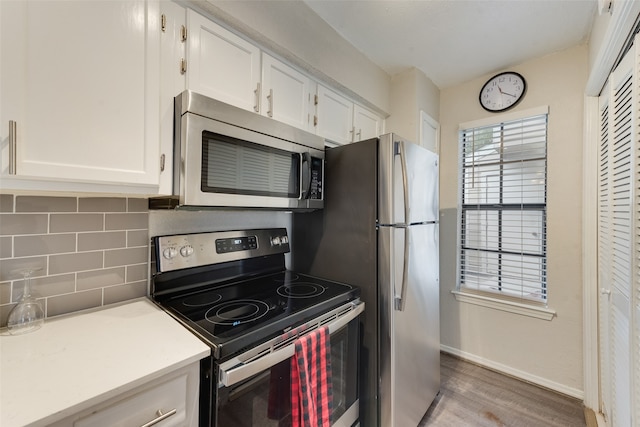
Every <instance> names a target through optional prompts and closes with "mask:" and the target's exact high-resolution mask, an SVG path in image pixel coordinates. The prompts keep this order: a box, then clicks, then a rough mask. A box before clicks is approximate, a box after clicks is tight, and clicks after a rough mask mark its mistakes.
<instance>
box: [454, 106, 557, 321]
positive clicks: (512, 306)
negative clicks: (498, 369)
mask: <svg viewBox="0 0 640 427" xmlns="http://www.w3.org/2000/svg"><path fill="white" fill-rule="evenodd" d="M542 115H546V116H547V117H546V119H547V132H546V139H545V147H547V146H548V141H549V132H548V120H549V107H548V106H542V107H538V108H532V109H527V110H522V111H518V112H510V113H506V114H500V115H498V116H496V115H494V116H491V117H488V118H485V119H482V120H476V121H472V122H467V123H461V124H460V125H459V128H458V135H459V138H458V148H459V158H458V160H459V162H458V171H457V173H458V179H459V183H458V184H459V185H458V189H459V194H458V221H457V224H456V226H457V242H456V249H457V253H456V256H457V263H456V287H455V290H454V291H452V293H453V294H454V296H455V297H456V299H457V300H458V301H461V302H466V303H471V304H477V305H482V306H485V307H491V308H495V309H499V310H505V311H509V312H513V313H517V314H522V315H526V316H531V317H536V318H540V319H545V320H551V319H552V318H553V317H554V316H555V311H554V310H552V309H549V307H548V301H549V298H548V297H549V295H548V289H547V287H546V286H547V283H548V281H547V280H545V281H544V289H545V298H544V299H542V298H541V299H526V298H521V297H514V296H511V295H506V294H503V293H499V292H491V291H488V290H487V291H483V290H476V289H472V288H467V287H465V286H464V285H463V284H462V275H463V271H462V267H463V265H462V263H463V261H462V251H463V246H462V244H463V234H462V233H463V215H464V213H463V211H464V209H463V197H464V193H463V191H464V179H465V177H464V172H463V170H464V164H463V161H464V159H463V151H462V150H463V141H462V132H463V131H465V130H466V131H468V130H470V129H474V128H482V127H490V126H496V127H499V126H504V124H505V123H509V122H513V121H518V120H523V119H527V118H533V117H536V116H542ZM548 159H549V155H548V151H547V150H546V148H545V155H544V162H545V164H544V169H545V186H544V192H545V198H544V203H543V204H540V203H532V204H531V206H530V207H531V208H532V209H531V210H532V211H534V212H535V211H540V212H541V215H542V221H543V222H542V227H543V229H546V225H547V217H546V210H547V200H546V194H547V183H546V170H547V167H548ZM502 160H503V158H502V156H500V158H499V163H501V164H502ZM500 167H502V166H500ZM502 190H503V187H502V184H501V191H500V193H501V199H500V201H501V202H502V201H503V200H504V199H502ZM522 206H524V204H523V203H520V204H518V207H519V208H518V209H516V210H517V211H518V212H528V210H527V209H522ZM493 209H494V210H498V211H502V212H504V211H505V210H504V209H500V208H499V207H493ZM476 211H477V212H481V211H480V210H476ZM546 242H547V239H546V238H545V239H543V245H544V246H543V248H542V254H543V255H541V256H540V257H541V258H542V260H543V261H542V262H543V263H544V266H543V270H542V273H543V274H544V275H545V279H546V275H547V273H546V260H547V251H546V248H547V243H546Z"/></svg>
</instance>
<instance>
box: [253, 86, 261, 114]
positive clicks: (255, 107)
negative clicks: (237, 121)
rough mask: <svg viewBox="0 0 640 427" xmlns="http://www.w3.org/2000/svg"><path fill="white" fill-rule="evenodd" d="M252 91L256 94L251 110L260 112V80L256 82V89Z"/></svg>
mask: <svg viewBox="0 0 640 427" xmlns="http://www.w3.org/2000/svg"><path fill="white" fill-rule="evenodd" d="M253 93H254V94H255V95H256V96H255V100H256V102H255V104H253V111H255V112H256V113H259V112H260V82H258V85H257V86H256V90H254V91H253Z"/></svg>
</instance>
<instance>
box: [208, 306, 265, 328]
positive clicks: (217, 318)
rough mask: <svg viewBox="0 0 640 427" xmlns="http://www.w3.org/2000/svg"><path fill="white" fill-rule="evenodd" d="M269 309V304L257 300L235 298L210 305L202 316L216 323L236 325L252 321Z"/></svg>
mask: <svg viewBox="0 0 640 427" xmlns="http://www.w3.org/2000/svg"><path fill="white" fill-rule="evenodd" d="M268 311H269V305H268V304H267V303H265V302H262V301H257V300H235V301H229V302H223V303H222V304H218V305H216V306H215V307H211V308H210V309H209V310H207V312H206V313H205V315H204V317H205V318H206V319H207V320H208V321H209V322H211V323H213V324H216V325H227V326H236V325H239V324H241V323H247V322H253V321H255V320H257V319H259V318H261V317H262V316H264V315H265V314H267V312H268Z"/></svg>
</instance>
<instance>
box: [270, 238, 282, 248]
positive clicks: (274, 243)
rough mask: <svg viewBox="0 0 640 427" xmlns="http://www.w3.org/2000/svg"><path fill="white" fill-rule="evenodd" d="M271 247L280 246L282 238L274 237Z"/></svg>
mask: <svg viewBox="0 0 640 427" xmlns="http://www.w3.org/2000/svg"><path fill="white" fill-rule="evenodd" d="M271 246H280V237H278V236H276V237H272V238H271Z"/></svg>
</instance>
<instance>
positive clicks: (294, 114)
mask: <svg viewBox="0 0 640 427" xmlns="http://www.w3.org/2000/svg"><path fill="white" fill-rule="evenodd" d="M309 86H310V80H309V78H308V77H307V76H305V75H304V74H302V73H301V72H299V71H297V70H295V69H293V68H292V67H290V66H288V65H286V64H284V63H283V62H281V61H278V60H277V59H275V58H273V57H272V56H269V55H267V54H265V53H263V54H262V103H261V113H262V115H265V116H268V117H272V118H274V119H275V120H278V121H281V122H284V123H287V124H290V125H291V126H295V127H297V128H300V129H305V130H307V129H308V124H309V97H310V91H309Z"/></svg>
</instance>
